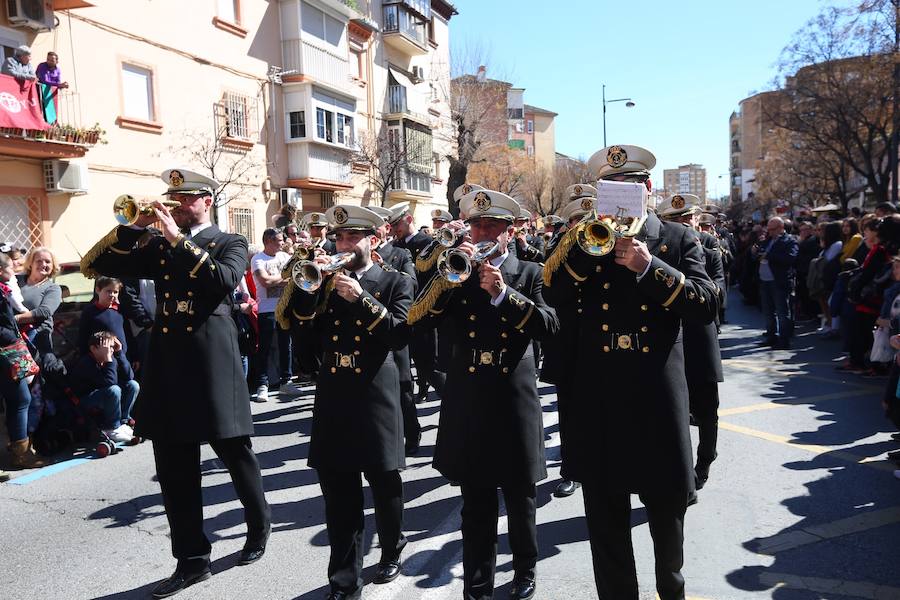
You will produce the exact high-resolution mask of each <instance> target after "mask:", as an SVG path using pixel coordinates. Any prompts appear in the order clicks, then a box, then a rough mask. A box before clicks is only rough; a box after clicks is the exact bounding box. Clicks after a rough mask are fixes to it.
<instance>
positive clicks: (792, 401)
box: [719, 390, 869, 417]
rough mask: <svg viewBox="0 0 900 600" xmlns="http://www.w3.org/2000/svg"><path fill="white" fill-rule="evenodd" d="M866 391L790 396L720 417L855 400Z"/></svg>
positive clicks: (724, 412) (728, 410)
mask: <svg viewBox="0 0 900 600" xmlns="http://www.w3.org/2000/svg"><path fill="white" fill-rule="evenodd" d="M868 393H869V392H868V391H865V390H855V391H850V392H834V393H833V394H822V395H820V396H802V397H801V396H788V397H785V398H779V399H778V401H777V402H760V403H759V404H748V405H746V406H736V407H735V408H725V409H720V410H719V416H720V417H728V416H731V415H742V414H745V413H751V412H756V411H760V410H771V409H773V408H785V407H790V406H803V405H806V404H815V403H816V402H825V401H826V400H841V399H843V398H855V397H857V396H863V395H866V394H868Z"/></svg>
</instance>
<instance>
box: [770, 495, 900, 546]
mask: <svg viewBox="0 0 900 600" xmlns="http://www.w3.org/2000/svg"><path fill="white" fill-rule="evenodd" d="M897 522H900V506H892V507H890V508H884V509H882V510H870V511H867V512H863V513H860V514H857V515H853V516H852V517H847V518H845V519H838V520H837V521H832V522H830V523H821V524H819V525H811V526H808V527H803V528H801V529H794V530H791V531H787V532H785V533H778V534H776V535H773V536H770V537H767V538H762V539H760V540H759V547H758V548H756V550H755V552H756V553H757V554H765V555H767V556H775V555H776V554H778V553H779V552H784V551H785V550H793V549H794V548H799V547H800V546H806V545H808V544H815V543H818V542H821V541H824V540H830V539H834V538H838V537H842V536H845V535H850V534H852V533H860V532H862V531H869V530H870V529H878V528H879V527H884V526H885V525H890V524H892V523H897Z"/></svg>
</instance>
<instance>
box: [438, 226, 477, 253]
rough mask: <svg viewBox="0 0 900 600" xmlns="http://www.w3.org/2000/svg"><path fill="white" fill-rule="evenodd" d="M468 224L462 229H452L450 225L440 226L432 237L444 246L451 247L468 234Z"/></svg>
mask: <svg viewBox="0 0 900 600" xmlns="http://www.w3.org/2000/svg"><path fill="white" fill-rule="evenodd" d="M468 233H469V226H468V225H466V226H465V227H463V228H462V229H453V228H452V227H447V226H446V225H445V226H444V227H441V228H440V229H438V230H437V233H435V235H434V237H435V239H437V241H438V242H439V243H440V244H441V246H444V247H446V248H452V247H453V246H455V245H456V244H458V243H459V242H461V241H462V239H463V238H464V237H465V236H466V235H468Z"/></svg>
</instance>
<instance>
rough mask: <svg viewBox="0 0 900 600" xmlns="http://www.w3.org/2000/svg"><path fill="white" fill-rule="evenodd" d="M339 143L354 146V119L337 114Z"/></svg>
mask: <svg viewBox="0 0 900 600" xmlns="http://www.w3.org/2000/svg"><path fill="white" fill-rule="evenodd" d="M337 143H338V144H343V145H345V146H352V145H353V117H348V116H347V115H342V114H340V113H337Z"/></svg>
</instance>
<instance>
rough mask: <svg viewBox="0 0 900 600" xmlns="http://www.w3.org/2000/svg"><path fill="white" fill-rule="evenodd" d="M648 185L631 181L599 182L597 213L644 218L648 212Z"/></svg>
mask: <svg viewBox="0 0 900 600" xmlns="http://www.w3.org/2000/svg"><path fill="white" fill-rule="evenodd" d="M648 196H649V194H648V192H647V186H645V185H644V184H643V183H632V182H629V181H606V180H602V179H601V180H600V181H598V182H597V201H596V203H595V206H596V207H597V214H599V215H612V216H618V217H636V218H642V217H644V216H645V215H646V214H647V199H648Z"/></svg>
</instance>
